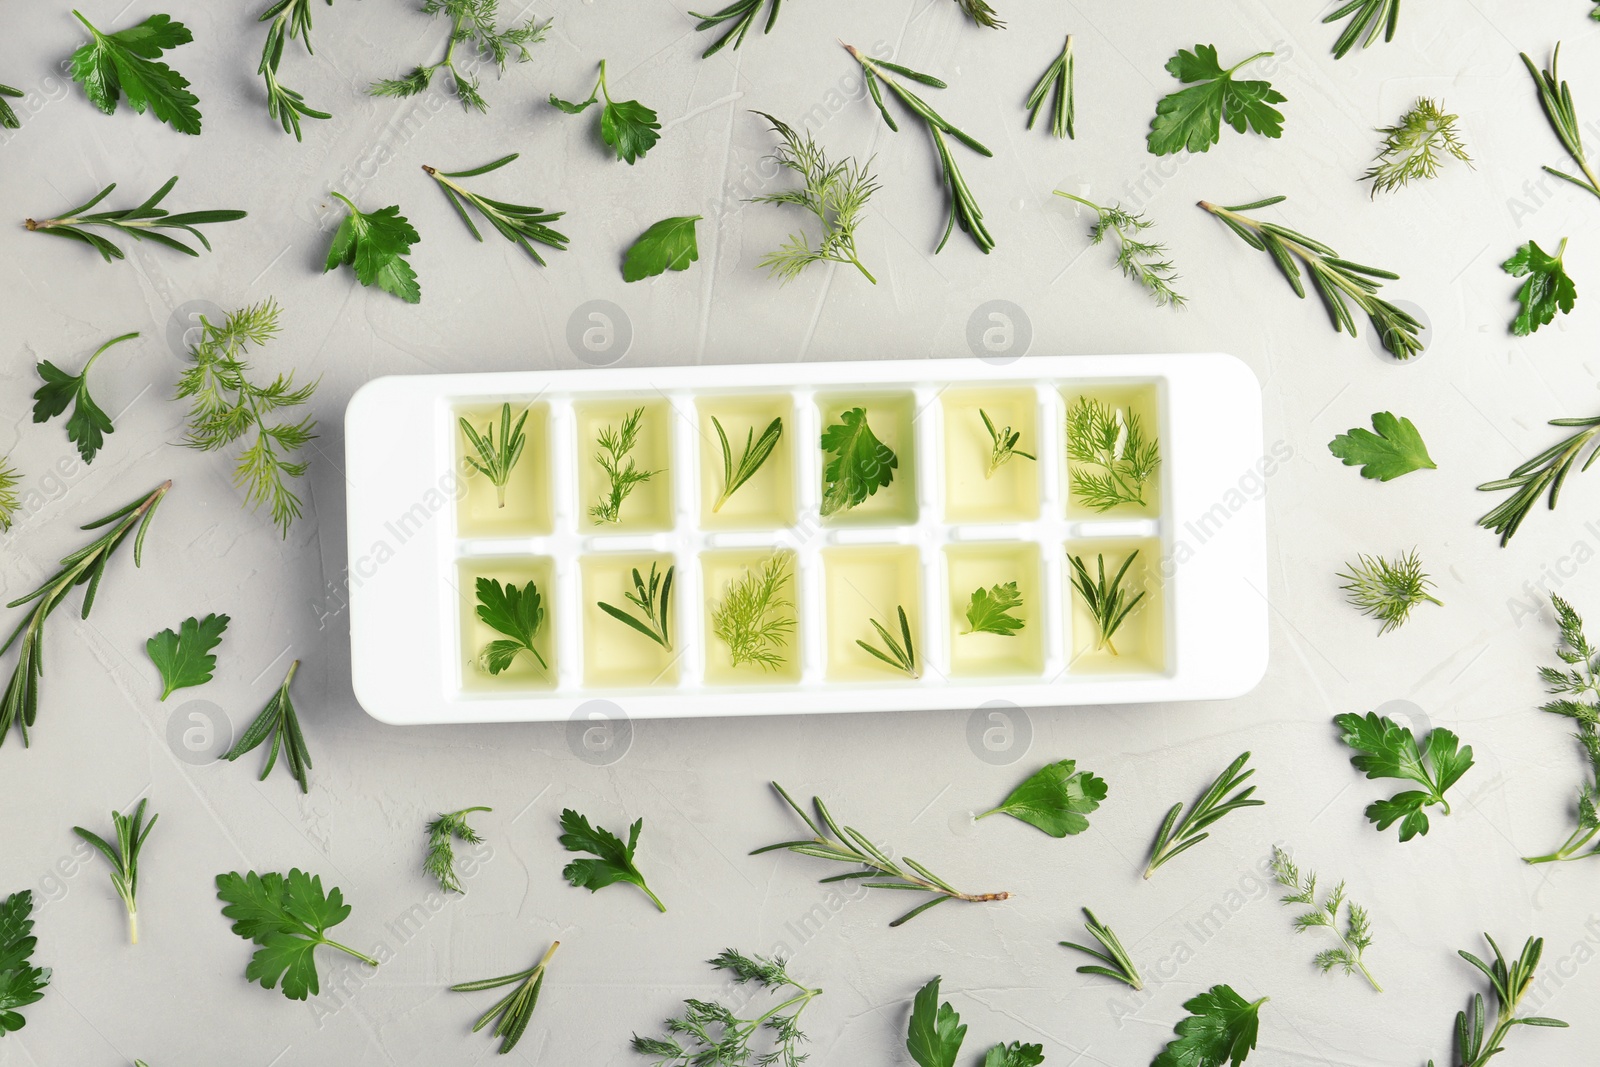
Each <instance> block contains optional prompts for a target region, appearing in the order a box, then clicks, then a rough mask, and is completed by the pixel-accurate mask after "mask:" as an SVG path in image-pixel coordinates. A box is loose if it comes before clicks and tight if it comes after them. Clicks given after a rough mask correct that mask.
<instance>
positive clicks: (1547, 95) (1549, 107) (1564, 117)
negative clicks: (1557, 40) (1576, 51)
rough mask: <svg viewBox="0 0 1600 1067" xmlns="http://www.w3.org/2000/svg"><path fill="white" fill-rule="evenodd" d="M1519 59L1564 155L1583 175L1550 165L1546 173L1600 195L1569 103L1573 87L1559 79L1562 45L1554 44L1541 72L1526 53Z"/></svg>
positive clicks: (1574, 109)
mask: <svg viewBox="0 0 1600 1067" xmlns="http://www.w3.org/2000/svg"><path fill="white" fill-rule="evenodd" d="M1522 62H1523V65H1524V66H1526V67H1527V68H1528V73H1529V74H1531V75H1533V80H1534V84H1536V85H1538V87H1539V103H1540V105H1541V106H1542V107H1543V108H1544V114H1545V117H1546V118H1547V119H1549V120H1550V128H1551V129H1553V130H1555V133H1556V137H1557V138H1558V139H1559V140H1560V141H1561V147H1562V148H1565V149H1566V150H1567V155H1568V156H1570V157H1571V158H1572V162H1573V163H1575V164H1577V167H1578V170H1580V171H1581V172H1582V173H1583V177H1582V178H1575V177H1573V176H1572V175H1570V174H1568V173H1567V172H1566V171H1563V170H1557V169H1556V168H1555V167H1549V166H1547V167H1545V168H1544V170H1545V173H1547V174H1553V175H1555V176H1556V177H1557V178H1561V179H1563V180H1565V181H1569V182H1571V183H1572V184H1573V185H1576V186H1577V187H1578V188H1580V189H1587V190H1588V191H1589V192H1591V193H1593V194H1594V195H1595V196H1600V174H1596V173H1595V169H1594V167H1593V166H1592V165H1590V163H1589V154H1588V152H1586V151H1585V150H1584V147H1583V128H1582V127H1581V126H1580V125H1579V124H1578V108H1577V105H1576V104H1574V103H1573V102H1572V89H1571V88H1570V87H1568V85H1567V83H1566V82H1564V81H1562V80H1561V75H1560V73H1559V68H1560V65H1561V45H1560V44H1557V45H1556V50H1555V54H1554V55H1552V56H1551V57H1550V69H1549V70H1543V71H1542V70H1540V69H1539V68H1538V67H1536V66H1535V65H1534V63H1533V60H1531V59H1529V58H1528V54H1527V53H1526V52H1524V53H1522Z"/></svg>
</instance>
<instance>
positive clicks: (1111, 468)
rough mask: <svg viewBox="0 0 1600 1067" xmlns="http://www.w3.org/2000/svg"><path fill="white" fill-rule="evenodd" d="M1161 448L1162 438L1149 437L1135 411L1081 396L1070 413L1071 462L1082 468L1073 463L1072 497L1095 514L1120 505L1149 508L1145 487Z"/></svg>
mask: <svg viewBox="0 0 1600 1067" xmlns="http://www.w3.org/2000/svg"><path fill="white" fill-rule="evenodd" d="M1160 445H1161V442H1160V440H1159V439H1158V438H1150V439H1149V440H1146V439H1145V436H1144V423H1143V421H1142V420H1140V418H1139V416H1138V415H1137V414H1136V413H1135V412H1134V410H1133V409H1132V408H1128V409H1127V410H1126V411H1124V410H1123V409H1121V408H1114V407H1112V406H1111V405H1110V404H1107V403H1104V402H1102V401H1099V400H1096V399H1094V398H1093V397H1087V396H1081V397H1079V398H1078V399H1077V400H1076V401H1074V402H1073V404H1072V407H1070V408H1068V409H1067V458H1068V459H1069V460H1070V461H1071V463H1072V464H1077V465H1078V466H1070V464H1069V467H1070V473H1071V480H1072V493H1073V495H1074V496H1076V497H1077V498H1078V499H1079V500H1081V501H1083V503H1084V504H1086V505H1087V506H1089V507H1091V508H1093V509H1094V510H1096V511H1109V510H1111V509H1112V508H1114V507H1116V506H1117V505H1118V504H1137V505H1139V506H1140V507H1148V506H1149V505H1148V504H1147V503H1146V502H1145V499H1144V489H1145V483H1146V482H1148V481H1149V480H1150V479H1151V478H1152V477H1154V476H1155V473H1156V468H1158V467H1160V466H1161V447H1160ZM1084 467H1089V468H1094V469H1090V470H1084V469H1083V468H1084Z"/></svg>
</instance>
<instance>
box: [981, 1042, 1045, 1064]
mask: <svg viewBox="0 0 1600 1067" xmlns="http://www.w3.org/2000/svg"><path fill="white" fill-rule="evenodd" d="M1043 1062H1044V1046H1043V1045H1024V1044H1022V1043H1021V1042H1019V1041H1013V1042H1011V1044H1009V1045H996V1046H995V1047H994V1048H992V1049H990V1050H989V1051H988V1053H987V1054H986V1055H985V1056H984V1057H983V1067H1039V1065H1040V1064H1041V1063H1043Z"/></svg>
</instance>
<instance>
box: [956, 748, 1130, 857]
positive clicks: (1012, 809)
mask: <svg viewBox="0 0 1600 1067" xmlns="http://www.w3.org/2000/svg"><path fill="white" fill-rule="evenodd" d="M1105 798H1106V783H1105V779H1103V778H1097V777H1095V776H1094V775H1093V774H1092V773H1090V772H1089V771H1080V770H1078V769H1077V764H1076V763H1075V762H1074V761H1073V760H1069V759H1064V760H1060V761H1058V762H1056V763H1050V764H1046V765H1045V766H1043V767H1041V768H1040V769H1039V770H1037V771H1035V772H1034V773H1033V774H1032V775H1030V776H1029V777H1028V779H1027V780H1026V781H1024V782H1023V783H1022V784H1021V785H1019V786H1017V787H1016V788H1015V789H1013V790H1012V791H1011V795H1010V796H1008V797H1006V799H1005V802H1004V803H1002V804H1000V806H998V807H996V808H992V809H990V810H989V811H986V812H984V813H983V814H982V815H980V816H978V818H980V819H982V818H986V817H988V816H990V815H994V814H996V813H1004V814H1006V815H1010V816H1011V817H1012V818H1014V819H1020V820H1022V821H1023V822H1025V823H1027V824H1028V825H1030V826H1035V827H1037V828H1039V829H1040V830H1043V831H1044V832H1045V833H1047V834H1049V835H1050V836H1051V837H1057V838H1061V837H1066V836H1067V835H1068V834H1081V833H1083V831H1085V830H1087V829H1088V828H1089V820H1088V818H1087V816H1088V815H1089V813H1090V812H1092V811H1094V810H1095V809H1096V808H1098V807H1099V806H1100V802H1101V801H1102V800H1104V799H1105Z"/></svg>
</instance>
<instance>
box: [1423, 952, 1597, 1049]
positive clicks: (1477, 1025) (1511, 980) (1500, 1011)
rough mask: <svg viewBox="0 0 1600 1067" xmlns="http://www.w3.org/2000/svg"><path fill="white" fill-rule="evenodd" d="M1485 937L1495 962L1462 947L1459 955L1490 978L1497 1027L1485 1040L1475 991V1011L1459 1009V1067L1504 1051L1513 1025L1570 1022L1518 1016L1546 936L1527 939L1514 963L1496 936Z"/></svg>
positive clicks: (1482, 1015) (1480, 996)
mask: <svg viewBox="0 0 1600 1067" xmlns="http://www.w3.org/2000/svg"><path fill="white" fill-rule="evenodd" d="M1483 939H1484V940H1485V941H1487V942H1489V947H1490V948H1492V949H1494V963H1493V964H1488V963H1485V962H1483V960H1480V959H1479V958H1478V957H1476V956H1474V955H1473V954H1472V953H1470V952H1468V951H1467V950H1466V949H1461V950H1459V951H1458V953H1457V954H1458V955H1459V956H1460V957H1461V958H1462V959H1464V960H1466V961H1467V962H1468V963H1470V964H1472V965H1473V966H1474V967H1476V968H1478V970H1480V971H1482V972H1483V973H1484V975H1485V976H1487V977H1488V979H1489V988H1490V989H1491V990H1493V992H1494V999H1495V1008H1496V1010H1495V1026H1494V1030H1493V1031H1492V1032H1491V1033H1490V1035H1489V1039H1488V1040H1487V1041H1485V1040H1484V1026H1485V1013H1484V1010H1483V994H1482V993H1474V994H1472V1014H1471V1015H1470V1016H1469V1015H1468V1014H1467V1013H1466V1012H1464V1011H1458V1012H1456V1030H1455V1033H1456V1055H1457V1056H1458V1057H1459V1058H1460V1067H1484V1064H1486V1063H1488V1062H1489V1061H1490V1060H1491V1059H1493V1058H1494V1057H1495V1056H1496V1055H1497V1054H1499V1053H1500V1052H1503V1051H1504V1050H1505V1040H1506V1037H1507V1036H1508V1035H1509V1034H1510V1033H1511V1028H1512V1027H1513V1026H1552V1027H1558V1028H1562V1029H1565V1027H1566V1025H1567V1024H1566V1023H1564V1022H1562V1021H1561V1020H1560V1019H1549V1018H1545V1017H1543V1016H1538V1015H1524V1016H1521V1017H1518V1015H1517V1007H1518V1006H1519V1005H1520V1004H1521V1003H1522V998H1523V997H1524V996H1525V995H1526V994H1527V992H1528V990H1529V989H1531V988H1533V976H1534V972H1536V971H1537V970H1538V969H1539V957H1540V956H1541V955H1543V954H1544V938H1542V937H1538V938H1534V937H1530V938H1528V940H1527V941H1525V942H1524V943H1523V945H1522V954H1521V955H1520V956H1518V957H1517V959H1516V962H1514V963H1507V962H1506V958H1505V955H1504V954H1503V953H1502V952H1501V951H1500V946H1499V945H1497V944H1495V943H1494V938H1492V937H1490V936H1489V935H1488V934H1484V935H1483ZM1449 1062H1455V1061H1454V1060H1452V1061H1449ZM1428 1067H1433V1061H1432V1060H1429V1061H1428Z"/></svg>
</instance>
